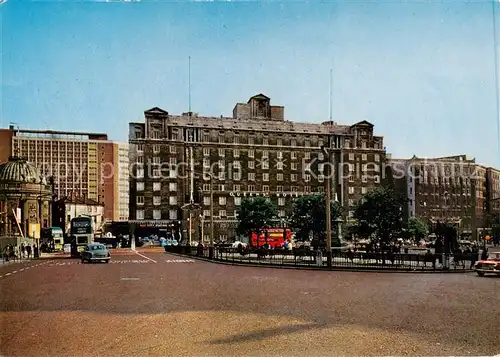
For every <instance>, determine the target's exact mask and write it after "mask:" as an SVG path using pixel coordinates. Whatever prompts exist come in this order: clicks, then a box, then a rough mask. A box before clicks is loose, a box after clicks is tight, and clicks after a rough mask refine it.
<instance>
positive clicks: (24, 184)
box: [0, 157, 52, 247]
mask: <svg viewBox="0 0 500 357" xmlns="http://www.w3.org/2000/svg"><path fill="white" fill-rule="evenodd" d="M51 202H52V186H51V185H50V184H49V182H48V181H47V179H46V178H45V176H44V175H43V174H42V173H41V172H40V170H39V169H38V168H37V167H35V166H34V165H31V164H29V163H27V162H26V160H24V159H22V158H19V157H10V158H9V161H7V162H5V163H2V164H1V165H0V212H1V217H0V221H1V222H2V224H1V226H0V237H2V240H1V241H0V245H1V246H2V247H4V246H5V245H6V244H13V245H15V244H20V243H21V242H22V241H25V239H27V238H28V237H31V238H32V239H40V232H41V230H42V229H43V228H46V227H50V225H51V216H52V207H51ZM31 242H32V241H31Z"/></svg>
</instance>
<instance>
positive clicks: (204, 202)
mask: <svg viewBox="0 0 500 357" xmlns="http://www.w3.org/2000/svg"><path fill="white" fill-rule="evenodd" d="M203 204H204V205H205V206H210V197H203Z"/></svg>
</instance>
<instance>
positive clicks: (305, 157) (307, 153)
mask: <svg viewBox="0 0 500 357" xmlns="http://www.w3.org/2000/svg"><path fill="white" fill-rule="evenodd" d="M304 159H306V160H310V159H311V153H310V152H306V153H304Z"/></svg>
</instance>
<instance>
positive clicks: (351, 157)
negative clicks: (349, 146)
mask: <svg viewBox="0 0 500 357" xmlns="http://www.w3.org/2000/svg"><path fill="white" fill-rule="evenodd" d="M349 160H350V161H353V160H354V154H353V153H352V152H351V153H349Z"/></svg>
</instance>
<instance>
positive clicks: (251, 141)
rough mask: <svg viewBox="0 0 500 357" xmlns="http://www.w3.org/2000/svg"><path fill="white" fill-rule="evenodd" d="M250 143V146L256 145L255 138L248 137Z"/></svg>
mask: <svg viewBox="0 0 500 357" xmlns="http://www.w3.org/2000/svg"><path fill="white" fill-rule="evenodd" d="M248 143H249V144H250V145H253V144H255V138H254V137H253V136H249V137H248ZM252 151H253V150H252Z"/></svg>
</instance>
